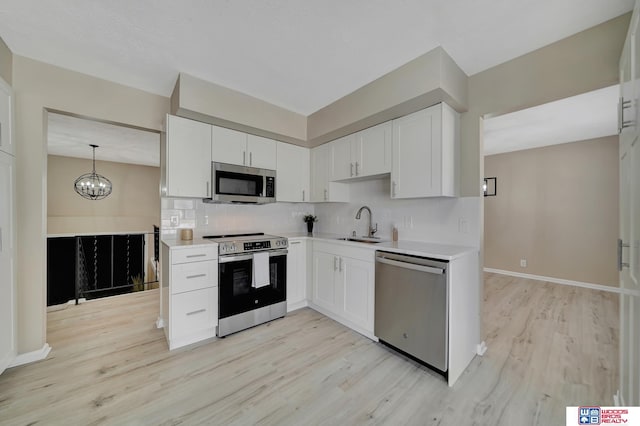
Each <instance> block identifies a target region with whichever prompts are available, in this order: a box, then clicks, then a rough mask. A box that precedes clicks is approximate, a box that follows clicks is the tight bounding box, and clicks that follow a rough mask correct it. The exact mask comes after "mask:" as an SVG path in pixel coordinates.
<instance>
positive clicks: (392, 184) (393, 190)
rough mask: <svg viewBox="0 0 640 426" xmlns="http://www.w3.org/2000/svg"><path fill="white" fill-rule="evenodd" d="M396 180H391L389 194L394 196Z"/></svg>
mask: <svg viewBox="0 0 640 426" xmlns="http://www.w3.org/2000/svg"><path fill="white" fill-rule="evenodd" d="M396 186H397V184H396V181H395V180H394V181H393V182H391V196H392V197H395V196H396Z"/></svg>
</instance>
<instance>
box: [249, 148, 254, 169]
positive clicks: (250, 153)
mask: <svg viewBox="0 0 640 426" xmlns="http://www.w3.org/2000/svg"><path fill="white" fill-rule="evenodd" d="M249 165H250V166H253V152H251V151H249Z"/></svg>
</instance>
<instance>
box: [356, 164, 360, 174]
mask: <svg viewBox="0 0 640 426" xmlns="http://www.w3.org/2000/svg"><path fill="white" fill-rule="evenodd" d="M359 174H360V173H359V172H358V162H357V161H356V176H358V175H359Z"/></svg>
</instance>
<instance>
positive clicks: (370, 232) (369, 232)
mask: <svg viewBox="0 0 640 426" xmlns="http://www.w3.org/2000/svg"><path fill="white" fill-rule="evenodd" d="M362 210H366V211H368V212H369V226H368V227H367V237H368V238H373V234H375V233H376V232H378V224H377V223H376V227H375V228H374V227H372V226H371V209H370V208H369V207H367V206H362V207H360V209H359V210H358V213H356V219H358V220H359V219H360V215H362Z"/></svg>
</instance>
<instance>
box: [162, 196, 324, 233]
mask: <svg viewBox="0 0 640 426" xmlns="http://www.w3.org/2000/svg"><path fill="white" fill-rule="evenodd" d="M161 203H162V217H161V218H162V235H163V236H171V235H176V232H177V230H178V229H180V228H192V229H193V230H194V235H196V236H201V235H211V234H219V233H230V232H231V233H234V232H235V233H242V232H265V233H276V234H277V233H278V232H303V231H306V225H305V224H304V222H303V221H302V217H303V216H304V215H305V214H309V213H313V205H311V204H296V203H273V204H263V205H247V204H242V205H237V204H209V203H204V202H202V200H200V199H183V198H163V199H162V201H161Z"/></svg>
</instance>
